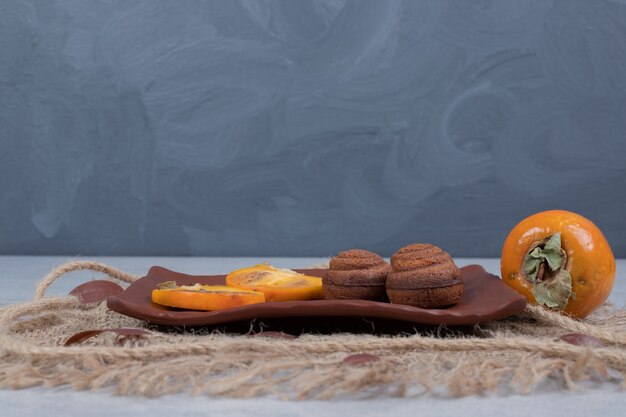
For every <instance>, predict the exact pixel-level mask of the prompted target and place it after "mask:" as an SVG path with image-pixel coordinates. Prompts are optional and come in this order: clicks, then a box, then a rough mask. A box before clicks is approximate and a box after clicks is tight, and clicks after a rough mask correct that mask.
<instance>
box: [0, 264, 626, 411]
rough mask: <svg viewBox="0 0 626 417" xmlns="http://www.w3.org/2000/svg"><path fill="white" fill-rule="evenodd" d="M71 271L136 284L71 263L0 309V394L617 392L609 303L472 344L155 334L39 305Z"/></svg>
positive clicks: (524, 322)
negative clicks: (64, 390)
mask: <svg viewBox="0 0 626 417" xmlns="http://www.w3.org/2000/svg"><path fill="white" fill-rule="evenodd" d="M77 269H90V270H94V271H98V272H101V273H104V274H106V275H108V276H109V277H111V278H112V279H113V280H117V281H122V282H132V281H133V280H135V279H137V278H138V277H135V276H132V275H130V274H127V273H124V272H122V271H119V270H117V269H115V268H112V267H110V266H107V265H103V264H99V263H95V262H84V261H83V262H73V263H69V264H65V265H61V266H60V267H58V268H56V269H55V270H53V271H52V272H51V273H50V274H49V275H48V276H47V277H46V278H44V280H43V281H42V282H41V284H40V285H39V287H38V288H37V291H36V294H35V299H34V300H33V301H31V302H28V303H24V304H16V305H10V306H7V307H4V308H2V309H0V387H2V388H14V389H15V388H24V387H30V386H36V385H44V386H60V385H68V386H71V387H73V388H74V389H79V390H80V389H93V390H96V389H101V388H107V389H111V388H112V389H113V391H114V392H115V393H118V394H121V395H130V394H135V395H144V396H160V395H164V394H170V393H175V392H181V391H187V392H190V393H194V394H200V393H207V394H212V395H226V396H236V397H252V396H259V395H267V394H269V395H275V396H278V397H280V398H289V399H300V398H321V399H327V398H332V397H334V396H336V395H343V396H345V395H351V396H358V397H361V396H375V395H394V396H414V395H422V394H425V393H426V394H430V395H444V396H464V395H469V394H476V393H481V392H486V391H496V392H498V393H500V394H506V393H533V392H537V391H538V390H539V389H540V388H538V387H543V386H546V384H548V385H549V387H550V389H553V390H554V389H557V390H558V389H563V390H567V389H575V388H576V387H577V386H578V385H580V384H579V383H578V381H587V382H585V384H586V385H588V384H595V383H610V384H615V385H616V386H620V387H621V388H624V375H625V374H626V349H625V347H626V311H624V310H620V309H616V308H614V307H613V306H611V305H609V304H607V305H604V306H603V307H601V308H600V309H599V310H597V311H596V312H595V313H594V314H593V315H592V316H590V317H589V318H587V319H585V320H584V321H578V320H574V319H571V318H569V317H565V316H563V315H560V314H557V313H554V312H551V311H548V310H545V309H543V308H539V307H534V306H529V307H528V308H527V309H526V310H525V311H524V312H523V313H522V314H521V315H519V316H516V317H510V318H508V319H506V320H501V321H497V322H492V323H489V324H485V325H481V326H480V329H479V332H478V333H479V334H480V335H479V336H475V335H473V336H465V337H438V336H437V335H436V334H434V333H433V334H424V333H421V334H412V335H401V336H375V335H353V334H332V335H313V334H306V335H301V336H299V337H297V338H293V339H289V338H276V337H274V338H270V337H258V336H255V337H252V336H251V335H232V334H222V333H217V332H183V333H181V332H177V333H166V332H159V331H155V330H153V329H150V327H149V326H148V324H147V323H144V322H142V321H139V320H135V319H133V318H130V317H126V316H123V315H120V314H118V313H115V312H112V311H109V310H108V309H107V308H106V305H105V303H103V302H102V303H92V304H83V303H81V302H80V301H79V300H78V299H77V298H76V297H72V296H68V297H65V298H44V295H45V291H46V289H47V288H48V286H49V285H50V284H51V283H52V282H54V280H56V279H57V278H59V277H60V276H62V275H63V274H66V273H68V272H70V271H73V270H77ZM123 327H131V328H142V329H148V331H149V332H150V333H149V334H148V335H144V336H123V335H122V336H120V335H115V334H102V335H100V336H97V337H93V338H91V339H89V340H86V341H84V342H83V343H81V344H75V345H72V346H65V345H64V344H65V342H66V341H67V339H68V338H69V337H70V336H71V335H74V334H75V333H77V332H81V331H85V330H91V329H106V328H123ZM435 333H436V332H435ZM570 333H578V334H585V335H588V336H591V340H592V341H595V342H600V341H601V342H602V343H603V344H604V347H589V346H588V345H586V346H581V345H574V344H570V343H566V342H564V341H562V340H559V336H562V335H565V334H570ZM594 338H595V339H594ZM363 353H365V354H367V355H359V354H363ZM354 355H359V356H354ZM346 358H347V359H346ZM541 389H543V388H541Z"/></svg>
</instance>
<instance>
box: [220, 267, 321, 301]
mask: <svg viewBox="0 0 626 417" xmlns="http://www.w3.org/2000/svg"><path fill="white" fill-rule="evenodd" d="M226 285H228V286H230V287H235V288H240V289H244V290H252V291H260V292H262V293H263V294H265V300H267V301H294V300H316V299H321V298H324V293H323V291H322V279H321V278H318V277H311V276H308V275H304V274H299V273H297V272H295V271H292V270H290V269H282V268H275V267H273V266H271V265H269V264H262V265H255V266H253V267H250V268H243V269H238V270H236V271H233V272H231V273H230V274H228V276H226Z"/></svg>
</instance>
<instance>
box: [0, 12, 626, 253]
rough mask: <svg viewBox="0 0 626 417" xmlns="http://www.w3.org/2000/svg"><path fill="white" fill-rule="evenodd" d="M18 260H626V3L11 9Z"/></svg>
mask: <svg viewBox="0 0 626 417" xmlns="http://www.w3.org/2000/svg"><path fill="white" fill-rule="evenodd" d="M0 142H1V143H0V145H1V147H0V253H5V254H8V253H16V254H128V255H134V254H169V255H252V254H254V255H264V256H265V255H267V256H270V255H322V256H325V255H331V254H333V253H335V252H337V251H338V250H340V249H343V248H349V247H355V246H356V247H363V248H368V249H372V250H375V251H379V252H381V253H383V254H390V253H391V252H392V251H393V250H394V249H396V248H398V247H400V246H401V245H404V244H406V243H409V242H414V241H426V242H432V243H435V244H439V245H441V246H443V247H444V248H446V249H448V250H449V251H450V252H451V253H452V254H453V255H455V256H498V255H499V252H500V248H501V244H502V241H503V239H504V237H505V236H506V233H507V231H508V230H509V229H510V228H511V227H512V226H513V225H514V224H515V223H516V222H517V221H518V220H520V219H521V218H523V217H525V216H526V215H529V214H531V213H533V212H535V211H539V210H544V209H549V208H566V209H570V210H573V211H577V212H580V213H581V214H583V215H586V216H588V217H589V218H591V219H592V220H593V221H594V222H596V224H598V225H599V226H600V227H601V228H602V229H603V230H604V231H605V232H606V235H607V237H608V238H609V240H610V243H611V244H612V246H613V248H614V251H615V252H616V254H617V255H619V256H621V257H624V256H626V2H625V1H623V0H621V1H618V0H615V1H608V0H606V1H605V0H594V1H589V0H567V1H566V0H562V1H556V0H555V1H548V0H537V1H532V0H526V1H518V0H508V1H504V0H492V1H488V0H481V1H479V0H458V1H443V0H433V1H426V0H423V1H416V0H407V1H377V0H372V1H364V0H358V1H351V0H348V1H345V0H319V1H290V0H280V1H273V0H250V1H234V0H225V1H177V2H171V1H154V0H150V1H113V0H109V1H104V0H101V1H98V0H63V1H49V0H41V1H31V0H21V1H20V0H6V1H2V2H0Z"/></svg>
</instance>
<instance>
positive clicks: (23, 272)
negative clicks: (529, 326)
mask: <svg viewBox="0 0 626 417" xmlns="http://www.w3.org/2000/svg"><path fill="white" fill-rule="evenodd" d="M76 259H83V258H67V257H51V256H0V283H1V284H2V288H3V291H2V292H0V305H6V304H10V303H17V302H24V301H28V300H30V299H32V296H33V293H34V289H35V287H36V285H37V283H38V282H39V280H41V278H43V277H44V276H45V275H46V274H47V273H48V272H49V271H50V270H51V269H52V268H53V267H55V266H56V265H59V264H61V263H63V262H66V261H69V260H76ZM84 259H91V260H96V261H98V262H103V263H107V264H110V265H112V266H115V267H117V268H120V269H122V270H124V271H127V272H130V273H132V274H137V275H142V274H144V273H145V272H146V271H147V270H148V269H149V268H150V267H151V266H154V265H159V266H163V267H166V268H168V269H173V270H176V271H179V272H184V273H188V274H202V275H208V274H222V273H226V272H228V271H230V270H233V269H236V268H240V267H244V266H249V265H251V264H254V263H260V262H263V261H269V262H270V263H271V264H273V265H277V266H282V267H286V268H302V267H305V266H307V265H311V264H315V263H319V262H323V261H325V260H327V259H326V258H172V257H97V258H93V257H90V258H84ZM455 261H456V262H457V264H458V265H459V266H463V265H469V264H480V265H482V266H484V267H485V269H486V270H487V271H488V272H491V273H494V274H496V275H498V271H499V260H498V259H455ZM94 278H98V274H96V273H94V272H85V271H78V272H74V273H72V274H69V275H68V276H65V277H63V278H61V279H60V280H59V281H57V282H56V283H55V284H54V285H53V286H52V287H51V288H50V289H49V291H48V293H49V294H50V295H65V294H67V293H68V292H69V291H70V290H71V289H72V288H74V287H76V286H77V285H79V284H81V283H83V282H85V281H86V280H89V279H94ZM610 300H611V301H612V302H613V303H615V304H616V305H617V306H619V307H622V308H624V307H625V306H626V260H620V261H618V262H617V277H616V281H615V287H614V289H613V292H612V293H611V296H610ZM0 410H2V412H1V414H2V415H3V416H7V417H9V416H11V417H12V416H40V415H42V410H45V415H46V416H64V415H80V416H81V417H89V416H112V415H132V414H133V413H144V412H154V413H158V414H159V415H162V416H163V415H167V416H204V415H213V414H215V415H218V413H219V415H220V416H221V417H228V416H236V415H250V414H254V415H255V416H257V417H261V416H283V415H284V416H309V415H310V416H313V415H324V416H326V415H329V416H330V415H343V416H345V415H359V416H360V417H367V416H378V415H381V414H383V413H385V414H387V413H390V412H391V413H392V415H393V416H394V417H397V416H404V415H406V416H412V417H414V416H420V417H422V416H431V415H432V416H438V417H441V416H446V415H463V416H467V417H469V416H492V415H493V416H498V417H500V416H502V415H506V416H524V417H527V416H529V415H533V416H538V415H546V416H548V415H550V416H557V415H567V416H569V417H572V416H594V415H603V416H605V417H609V416H620V417H621V416H623V415H626V392H624V391H619V390H617V389H616V388H615V387H614V386H612V385H611V386H610V385H601V386H589V385H581V386H580V388H579V389H578V390H577V391H574V392H555V391H551V390H550V389H547V390H546V391H545V392H541V393H536V394H534V395H533V396H531V397H528V396H520V395H509V396H499V395H485V396H470V397H465V398H459V399H451V398H433V397H419V398H411V399H401V398H384V399H380V398H377V399H368V400H354V399H350V398H349V397H346V398H339V399H335V400H333V401H300V402H285V401H281V400H277V399H274V398H271V397H262V398H255V399H246V400H242V399H229V398H215V397H208V396H199V397H193V396H190V395H187V394H179V395H171V396H167V397H161V398H157V399H146V398H140V397H118V396H114V395H112V394H111V393H110V392H108V391H98V392H75V391H71V390H70V389H67V388H55V389H46V388H39V387H38V388H30V389H25V390H20V391H8V390H0Z"/></svg>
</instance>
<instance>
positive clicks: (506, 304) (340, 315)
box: [107, 265, 526, 331]
mask: <svg viewBox="0 0 626 417" xmlns="http://www.w3.org/2000/svg"><path fill="white" fill-rule="evenodd" d="M296 271H298V272H301V273H305V274H307V275H312V276H318V277H321V276H322V275H323V274H324V270H323V269H297V270H296ZM461 275H462V277H463V282H464V287H465V288H464V291H463V295H462V296H461V301H460V302H459V303H458V304H457V305H455V306H452V307H448V308H443V309H423V308H417V307H411V306H408V305H401V304H390V303H381V302H376V301H366V300H310V301H283V302H266V303H261V304H252V305H247V306H242V307H236V308H231V309H228V310H222V311H186V310H176V309H169V308H167V307H164V306H160V305H157V304H154V303H152V301H151V293H152V290H153V289H154V288H155V287H156V285H157V284H158V283H160V282H163V281H176V282H177V283H178V285H193V284H195V283H197V282H199V283H201V284H209V285H217V284H224V282H225V278H226V276H225V275H213V276H202V275H186V274H181V273H178V272H174V271H170V270H167V269H165V268H161V267H158V266H155V267H152V268H151V269H150V271H149V272H148V275H147V276H145V277H143V278H141V279H139V280H137V281H135V282H134V283H132V284H131V285H130V286H129V287H128V288H127V289H126V290H125V291H124V292H122V293H119V294H115V295H112V296H110V297H109V298H108V299H107V306H108V307H109V308H110V309H111V310H113V311H117V312H118V313H122V314H125V315H128V316H131V317H134V318H137V319H141V320H146V321H148V322H150V323H152V324H157V325H164V326H216V325H224V324H229V323H235V322H239V323H244V328H245V327H246V324H245V323H247V326H249V324H250V322H251V321H255V320H257V319H263V321H264V322H265V321H268V322H273V323H276V322H278V323H287V322H289V323H290V326H288V327H291V328H293V324H294V323H295V324H296V327H298V325H299V324H301V325H302V328H303V329H304V328H311V326H309V325H305V323H306V322H307V320H308V321H309V322H310V321H311V320H314V321H315V322H316V323H317V324H314V325H313V326H312V327H313V328H316V327H319V324H320V323H321V324H332V325H333V326H335V327H337V328H336V329H335V330H343V331H346V330H347V331H350V330H352V328H353V327H354V326H355V320H354V319H356V320H357V321H360V322H366V323H370V324H371V323H373V321H372V320H378V322H377V323H378V325H379V327H380V325H381V324H380V323H383V324H382V326H388V325H389V324H391V323H393V322H404V323H405V324H421V325H448V326H467V325H473V324H478V323H485V322H488V321H491V320H497V319H502V318H505V317H508V316H510V315H512V314H516V313H519V312H521V311H522V310H524V307H525V306H526V299H525V298H524V297H523V296H521V295H520V294H518V293H517V292H515V291H513V290H512V289H511V288H509V287H508V286H507V285H506V284H504V283H503V282H502V281H501V280H500V279H499V278H498V277H496V276H494V275H491V274H489V273H487V272H486V271H485V270H484V269H483V268H482V267H481V266H479V265H470V266H466V267H464V268H461ZM295 318H297V319H295ZM345 319H352V321H350V320H345ZM372 326H373V324H372ZM270 327H272V326H270ZM274 327H276V326H274ZM324 327H326V326H324ZM356 327H358V326H356ZM356 327H355V328H356Z"/></svg>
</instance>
